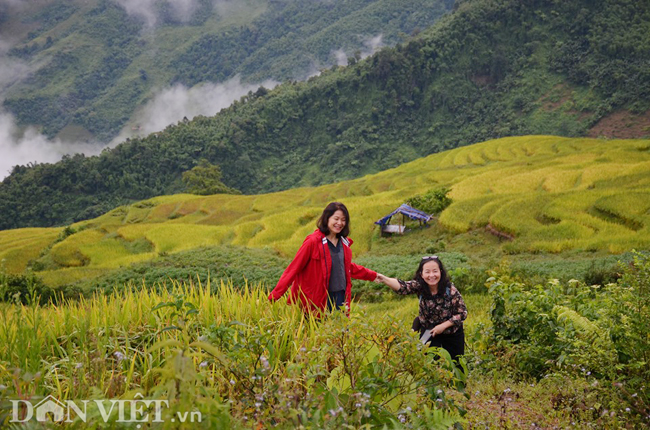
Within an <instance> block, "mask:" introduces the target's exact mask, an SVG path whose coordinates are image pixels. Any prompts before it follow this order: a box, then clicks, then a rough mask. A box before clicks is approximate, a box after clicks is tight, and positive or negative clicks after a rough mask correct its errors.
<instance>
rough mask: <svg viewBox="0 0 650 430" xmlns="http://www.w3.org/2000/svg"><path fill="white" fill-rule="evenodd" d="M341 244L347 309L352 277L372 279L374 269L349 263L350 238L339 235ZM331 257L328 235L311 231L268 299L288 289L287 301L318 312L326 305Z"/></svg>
mask: <svg viewBox="0 0 650 430" xmlns="http://www.w3.org/2000/svg"><path fill="white" fill-rule="evenodd" d="M339 240H340V241H341V242H342V244H343V263H344V266H345V281H346V282H345V284H346V286H345V308H346V311H347V313H348V314H349V312H350V301H351V300H352V279H353V278H354V279H362V280H364V281H374V280H375V278H376V277H377V272H375V271H372V270H370V269H366V268H365V267H363V266H359V265H358V264H354V263H353V262H352V251H351V250H350V245H352V240H351V239H348V238H346V237H341V238H339ZM331 268H332V258H331V256H330V251H329V247H328V245H327V238H326V237H325V235H324V234H323V233H321V231H320V230H318V229H317V230H316V231H314V232H313V233H312V234H310V235H309V236H307V237H306V238H305V241H304V242H303V243H302V246H300V249H298V252H297V253H296V256H295V257H294V259H293V261H292V262H291V263H290V264H289V266H288V267H287V268H286V269H285V271H284V273H283V274H282V276H281V277H280V280H279V281H278V283H277V285H276V286H275V288H274V289H273V291H271V293H270V294H269V300H271V301H275V300H278V299H279V298H280V297H282V296H283V295H284V293H285V292H286V291H287V289H289V287H291V291H290V292H289V299H288V302H289V303H300V304H301V305H302V307H303V309H304V310H305V311H307V312H310V311H315V312H316V314H317V315H320V313H321V311H324V310H325V309H326V307H327V287H328V285H329V278H330V271H331Z"/></svg>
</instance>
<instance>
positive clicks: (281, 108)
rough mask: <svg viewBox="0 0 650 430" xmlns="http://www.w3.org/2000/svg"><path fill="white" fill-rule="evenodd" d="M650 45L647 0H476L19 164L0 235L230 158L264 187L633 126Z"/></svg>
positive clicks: (643, 104) (253, 185)
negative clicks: (283, 73) (245, 90)
mask: <svg viewBox="0 0 650 430" xmlns="http://www.w3.org/2000/svg"><path fill="white" fill-rule="evenodd" d="M649 39H650V4H649V3H648V2H647V1H643V0H635V1H620V0H617V1H615V0H606V1H600V2H595V1H591V0H574V1H570V2H567V1H552V0H545V1H542V0H537V1H533V0H529V1H520V0H499V1H494V0H469V1H464V2H461V3H460V4H458V5H457V6H456V9H455V11H454V12H453V13H452V14H449V15H447V16H446V17H445V18H443V19H442V20H441V21H440V22H439V23H438V24H436V25H435V26H433V27H432V28H430V29H427V30H426V31H423V32H421V33H420V34H419V35H418V36H417V37H415V38H413V39H412V40H410V41H408V42H407V43H404V44H400V45H398V46H396V47H394V48H386V49H383V50H381V51H380V52H378V53H377V54H375V55H373V56H372V57H370V58H368V59H366V60H362V61H357V60H356V59H350V64H349V65H348V66H347V67H333V68H332V69H331V70H329V71H326V72H325V73H322V74H321V75H320V76H318V77H314V78H311V79H309V81H307V82H302V83H297V82H288V83H285V84H283V85H281V86H279V87H277V88H276V89H274V90H272V91H267V90H265V89H263V88H260V89H259V90H258V91H257V92H255V93H250V94H249V95H248V96H246V97H244V98H242V99H241V100H240V101H239V102H236V103H234V104H233V106H231V107H230V108H229V109H226V110H224V111H222V112H220V113H219V114H218V115H216V116H214V117H211V118H206V117H197V118H195V119H194V120H192V121H184V122H181V123H179V124H177V125H175V126H170V127H168V128H167V129H166V130H165V131H164V132H161V133H155V134H152V135H150V136H147V137H144V138H139V139H132V140H130V141H127V142H125V143H123V144H121V145H119V146H117V147H116V148H114V149H113V150H107V151H105V152H104V153H102V154H101V155H100V156H98V157H84V156H74V157H68V158H66V159H64V160H63V161H61V162H60V163H57V164H53V165H47V164H43V165H36V166H30V167H16V168H15V169H14V170H13V172H12V174H11V175H10V176H9V177H7V178H6V179H5V180H4V181H3V182H2V184H1V185H0V228H3V229H6V228H13V227H21V226H37V225H41V226H48V225H56V224H65V223H69V222H71V221H73V220H79V219H84V218H88V217H91V216H95V215H98V214H100V213H102V212H104V211H106V210H107V209H109V208H111V207H114V206H116V205H118V204H122V203H125V202H128V201H131V200H136V199H144V198H147V197H150V196H154V195H160V194H169V193H175V192H179V191H181V190H182V189H183V184H182V182H181V175H182V173H183V172H184V171H187V170H189V169H191V168H193V167H194V166H195V165H197V164H198V163H199V160H200V159H207V160H208V161H209V162H211V163H213V164H216V165H220V166H221V169H222V171H223V180H224V182H225V183H226V185H228V186H230V187H233V188H237V189H239V190H241V191H243V192H245V193H256V192H263V191H273V190H280V189H284V188H290V187H294V186H298V185H312V184H322V183H325V182H332V181H338V180H342V179H346V178H353V177H357V176H360V175H363V174H366V173H370V172H376V171H379V170H382V169H386V168H389V167H393V166H396V165H398V164H401V163H403V162H405V161H408V160H412V159H414V158H416V157H419V156H422V155H426V154H429V153H432V152H436V151H439V150H441V149H447V148H452V147H455V146H459V145H465V144H470V143H475V142H478V141H482V140H486V139H489V138H493V137H500V136H507V135H525V134H557V135H566V136H579V135H585V134H588V133H589V131H590V130H591V131H592V132H593V131H594V130H600V133H603V134H606V132H607V130H606V129H605V127H604V124H610V125H611V121H612V119H619V120H620V119H621V118H622V120H620V122H622V123H624V124H625V125H626V126H627V127H628V128H630V129H632V128H635V127H636V125H635V124H637V125H638V121H641V123H643V121H644V120H647V117H648V116H647V111H648V109H649V107H650V68H649V67H648V65H649V64H650V40H649ZM608 121H610V122H608ZM635 121H637V123H635ZM642 125H643V124H642ZM644 133H645V134H648V129H647V123H646V124H645V128H644V127H639V128H638V134H640V135H643V134H644ZM638 137H640V136H638ZM359 192H360V193H362V192H363V190H359Z"/></svg>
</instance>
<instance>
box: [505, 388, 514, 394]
mask: <svg viewBox="0 0 650 430" xmlns="http://www.w3.org/2000/svg"><path fill="white" fill-rule="evenodd" d="M510 391H512V390H511V389H510V388H506V389H505V390H503V392H504V393H509V392H510Z"/></svg>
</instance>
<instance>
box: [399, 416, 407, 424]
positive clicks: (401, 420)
mask: <svg viewBox="0 0 650 430" xmlns="http://www.w3.org/2000/svg"><path fill="white" fill-rule="evenodd" d="M398 418H399V421H400V422H401V423H402V424H403V423H405V422H406V417H405V416H404V415H402V414H399V415H398Z"/></svg>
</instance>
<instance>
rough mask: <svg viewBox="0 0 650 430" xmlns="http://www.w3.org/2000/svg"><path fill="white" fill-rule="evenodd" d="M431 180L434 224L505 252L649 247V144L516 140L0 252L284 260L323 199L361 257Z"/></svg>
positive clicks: (81, 271) (171, 206)
mask: <svg viewBox="0 0 650 430" xmlns="http://www.w3.org/2000/svg"><path fill="white" fill-rule="evenodd" d="M440 186H446V187H449V188H451V193H450V196H451V198H452V199H453V203H452V205H451V206H449V207H448V208H447V209H446V210H445V211H444V212H443V213H442V214H441V215H440V217H439V222H440V223H441V224H442V225H444V226H445V227H447V228H448V229H450V230H452V231H456V232H459V233H461V232H466V231H468V230H470V229H477V228H478V229H483V228H489V230H490V231H492V232H494V233H495V234H502V235H503V237H507V238H511V240H505V241H503V242H502V244H501V246H502V247H503V250H504V251H505V252H509V253H517V252H561V251H563V250H569V249H580V250H607V251H609V252H612V253H619V252H623V251H627V250H630V249H648V248H650V230H649V229H650V141H648V140H610V141H607V140H598V139H569V138H560V137H553V136H527V137H512V138H503V139H498V140H492V141H488V142H484V143H480V144H476V145H472V146H468V147H463V148H458V149H454V150H451V151H447V152H444V153H440V154H433V155H431V156H428V157H426V158H422V159H418V160H415V161H413V162H411V163H408V164H405V165H402V166H400V167H397V168H394V169H390V170H387V171H384V172H381V173H378V174H374V175H369V176H365V177H363V178H359V179H355V180H351V181H345V182H341V183H337V184H331V185H324V186H320V187H314V188H298V189H292V190H287V191H283V192H278V193H272V194H264V195H253V196H232V195H215V196H206V197H203V196H194V195H187V194H180V195H175V196H162V197H156V198H153V199H150V200H147V201H143V202H139V203H136V204H133V205H131V206H128V207H120V208H117V209H115V210H113V211H111V212H109V213H107V214H105V215H103V216H101V217H99V218H96V219H93V220H89V221H83V222H80V223H77V224H75V225H73V226H72V227H73V228H74V229H75V230H76V231H77V233H75V234H73V235H71V236H69V237H66V238H65V239H64V240H62V241H59V242H58V243H54V242H55V240H56V239H57V237H59V234H60V232H61V229H21V230H11V231H3V232H0V257H1V258H2V259H4V260H5V261H4V263H3V264H4V266H5V269H6V270H7V271H9V272H12V273H20V272H22V271H23V270H25V267H26V266H27V265H28V263H29V261H33V260H37V259H39V258H41V259H45V260H44V261H47V262H49V263H50V266H51V265H52V264H54V267H48V270H47V271H45V272H43V273H42V275H43V276H44V278H45V280H46V282H48V281H49V282H53V283H55V284H56V283H60V282H63V281H62V280H64V279H79V278H80V277H81V278H83V277H84V276H86V275H88V276H95V275H94V273H96V271H97V270H101V269H110V268H116V267H119V266H122V265H128V264H130V263H131V262H135V261H142V260H146V259H150V258H155V257H156V256H157V255H160V254H162V253H167V254H170V253H174V252H178V251H181V250H186V249H191V248H195V247H199V246H206V245H218V244H236V245H243V246H249V247H259V248H264V247H270V248H273V249H276V250H278V251H279V252H281V253H283V254H285V255H289V256H291V255H293V254H294V253H295V251H296V250H297V248H298V247H299V246H300V244H301V243H302V240H303V239H304V237H305V235H306V234H308V233H309V232H311V231H313V229H314V228H315V227H314V225H315V222H316V219H317V218H318V216H319V215H320V213H321V211H322V208H323V207H324V206H325V205H326V204H327V203H328V202H330V201H334V200H339V201H343V202H344V203H345V204H346V205H347V206H348V208H349V209H350V212H351V218H352V219H351V227H352V235H351V236H352V238H353V239H354V240H355V242H356V243H355V245H354V247H353V249H354V250H355V252H356V253H357V254H360V253H363V252H365V251H367V250H368V249H369V248H370V246H371V239H372V237H373V235H375V234H377V230H376V226H375V225H374V224H373V223H374V221H375V220H377V219H379V218H381V217H382V216H383V215H385V214H386V213H388V212H390V211H392V210H393V209H394V208H395V207H397V206H398V205H399V204H401V203H403V202H404V201H405V200H406V199H408V198H409V197H411V196H414V195H417V194H421V193H424V192H426V191H427V190H429V189H431V188H436V187H440ZM62 270H63V271H65V273H66V274H67V275H66V276H60V275H61V273H58V272H59V271H62ZM77 271H78V272H77Z"/></svg>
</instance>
